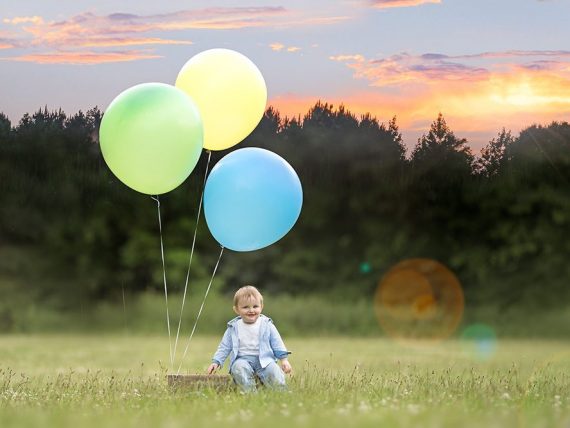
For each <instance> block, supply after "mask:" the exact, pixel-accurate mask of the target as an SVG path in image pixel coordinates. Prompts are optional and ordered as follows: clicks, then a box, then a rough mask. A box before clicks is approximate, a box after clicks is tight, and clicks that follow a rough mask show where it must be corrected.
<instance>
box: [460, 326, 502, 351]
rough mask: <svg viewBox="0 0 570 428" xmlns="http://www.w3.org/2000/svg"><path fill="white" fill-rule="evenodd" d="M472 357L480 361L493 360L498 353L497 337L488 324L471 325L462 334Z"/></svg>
mask: <svg viewBox="0 0 570 428" xmlns="http://www.w3.org/2000/svg"><path fill="white" fill-rule="evenodd" d="M461 339H462V340H463V341H464V344H465V345H466V346H467V350H468V352H469V354H470V355H472V356H474V357H475V358H477V359H480V360H488V359H490V358H492V357H493V356H494V355H495V353H496V351H497V335H496V334H495V330H493V328H492V327H490V326H488V325H486V324H471V325H469V326H467V327H465V329H464V330H463V332H462V333H461Z"/></svg>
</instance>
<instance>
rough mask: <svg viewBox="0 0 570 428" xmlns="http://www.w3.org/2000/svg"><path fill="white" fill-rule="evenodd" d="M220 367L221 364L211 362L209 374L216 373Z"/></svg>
mask: <svg viewBox="0 0 570 428" xmlns="http://www.w3.org/2000/svg"><path fill="white" fill-rule="evenodd" d="M219 368H220V366H219V365H217V364H216V363H212V364H210V367H208V374H212V373H214V372H215V371H216V370H218V369H219Z"/></svg>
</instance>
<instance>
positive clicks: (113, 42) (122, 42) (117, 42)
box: [78, 37, 193, 47]
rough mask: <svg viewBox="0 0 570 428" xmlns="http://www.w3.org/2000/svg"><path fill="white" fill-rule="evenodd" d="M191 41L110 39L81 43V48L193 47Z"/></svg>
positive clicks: (148, 38)
mask: <svg viewBox="0 0 570 428" xmlns="http://www.w3.org/2000/svg"><path fill="white" fill-rule="evenodd" d="M191 44H193V42H191V41H189V40H168V39H159V38H150V37H147V38H131V39H130V38H109V37H103V38H99V39H95V38H93V39H89V40H86V41H82V42H80V44H78V46H81V47H113V46H137V45H191Z"/></svg>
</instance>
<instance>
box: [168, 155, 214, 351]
mask: <svg viewBox="0 0 570 428" xmlns="http://www.w3.org/2000/svg"><path fill="white" fill-rule="evenodd" d="M211 157H212V152H211V151H210V150H208V162H207V163H206V172H205V173H204V183H203V185H202V195H201V196H200V203H199V204H198V215H197V216H196V226H195V227H194V238H193V239H192V249H191V250H190V261H189V262H188V271H187V272H186V283H185V284H184V294H183V296H182V306H181V307H180V318H179V319H178V330H177V331H176V340H175V341H174V358H175V359H176V348H177V346H178V337H179V336H180V325H181V324H182V313H183V312H184V303H185V302H186V291H187V290H188V279H189V278H190V266H192V256H193V255H194V246H195V245H196V233H197V232H198V222H199V221H200V213H201V212H202V203H203V201H204V188H205V187H206V178H207V177H208V168H209V167H210V159H211Z"/></svg>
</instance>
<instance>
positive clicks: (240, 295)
mask: <svg viewBox="0 0 570 428" xmlns="http://www.w3.org/2000/svg"><path fill="white" fill-rule="evenodd" d="M244 298H254V299H258V300H259V303H261V304H262V305H263V296H262V295H261V293H260V292H259V290H258V289H257V288H255V287H254V286H253V285H245V286H243V287H241V288H240V289H239V290H238V291H236V294H234V307H237V305H238V303H239V301H240V300H241V299H244Z"/></svg>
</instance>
